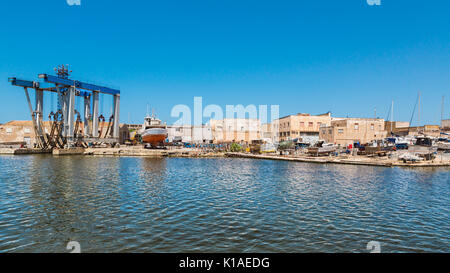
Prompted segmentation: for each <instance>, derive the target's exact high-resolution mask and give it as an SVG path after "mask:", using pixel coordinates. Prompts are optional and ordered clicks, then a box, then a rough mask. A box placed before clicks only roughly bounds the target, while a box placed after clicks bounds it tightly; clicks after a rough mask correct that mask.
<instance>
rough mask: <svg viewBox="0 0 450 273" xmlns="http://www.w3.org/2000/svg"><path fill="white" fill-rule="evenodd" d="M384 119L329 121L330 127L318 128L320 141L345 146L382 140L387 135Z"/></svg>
mask: <svg viewBox="0 0 450 273" xmlns="http://www.w3.org/2000/svg"><path fill="white" fill-rule="evenodd" d="M384 125H385V124H384V119H374V118H343V119H336V120H332V121H331V125H330V126H323V127H321V128H320V136H319V137H320V139H323V140H325V142H327V143H334V144H336V145H342V146H347V145H349V144H353V143H355V142H359V143H361V144H364V143H369V142H371V141H373V140H381V139H384V138H385V137H386V135H387V132H386V131H385V127H384Z"/></svg>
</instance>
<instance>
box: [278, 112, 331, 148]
mask: <svg viewBox="0 0 450 273" xmlns="http://www.w3.org/2000/svg"><path fill="white" fill-rule="evenodd" d="M331 120H332V118H331V113H326V114H322V115H315V116H312V115H310V114H304V113H299V114H297V115H290V116H286V117H283V118H280V119H278V120H275V121H274V122H272V124H273V126H272V128H273V130H274V131H275V132H278V137H279V141H286V140H293V139H299V140H300V141H302V142H309V143H314V142H317V141H318V140H319V131H320V128H321V127H322V126H330V125H331Z"/></svg>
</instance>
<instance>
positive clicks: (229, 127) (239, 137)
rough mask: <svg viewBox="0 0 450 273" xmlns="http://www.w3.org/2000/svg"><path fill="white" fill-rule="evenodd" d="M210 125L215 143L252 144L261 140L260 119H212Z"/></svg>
mask: <svg viewBox="0 0 450 273" xmlns="http://www.w3.org/2000/svg"><path fill="white" fill-rule="evenodd" d="M209 124H210V126H211V134H212V139H213V141H214V143H231V142H241V143H243V142H245V143H251V142H252V140H259V139H260V138H261V122H260V120H259V119H250V118H249V119H244V118H227V119H221V120H215V119H211V120H210V121H209Z"/></svg>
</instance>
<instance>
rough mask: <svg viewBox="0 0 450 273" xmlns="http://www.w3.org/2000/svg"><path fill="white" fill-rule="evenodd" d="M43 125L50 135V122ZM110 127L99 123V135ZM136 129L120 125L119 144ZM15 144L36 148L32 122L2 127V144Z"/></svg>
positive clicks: (103, 133)
mask: <svg viewBox="0 0 450 273" xmlns="http://www.w3.org/2000/svg"><path fill="white" fill-rule="evenodd" d="M42 123H43V126H44V132H45V133H47V134H50V131H51V123H50V121H43V122H42ZM108 126H109V122H99V133H101V136H102V137H104V135H105V134H106V131H107V128H108ZM139 126H141V125H139ZM135 127H136V125H127V124H120V125H119V143H124V141H125V140H128V139H129V135H130V134H129V132H130V128H135ZM78 133H79V134H80V135H82V134H83V133H84V126H83V122H81V123H80V124H79V125H78ZM13 142H16V143H19V142H24V143H25V144H26V146H27V147H34V144H35V143H36V139H35V134H34V130H33V123H32V122H31V120H13V121H10V122H7V123H5V124H2V125H0V144H2V143H13Z"/></svg>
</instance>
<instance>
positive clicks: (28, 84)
mask: <svg viewBox="0 0 450 273" xmlns="http://www.w3.org/2000/svg"><path fill="white" fill-rule="evenodd" d="M8 81H9V82H10V83H11V84H12V85H15V86H21V87H27V88H35V87H39V83H38V82H33V81H27V80H20V79H17V78H8Z"/></svg>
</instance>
